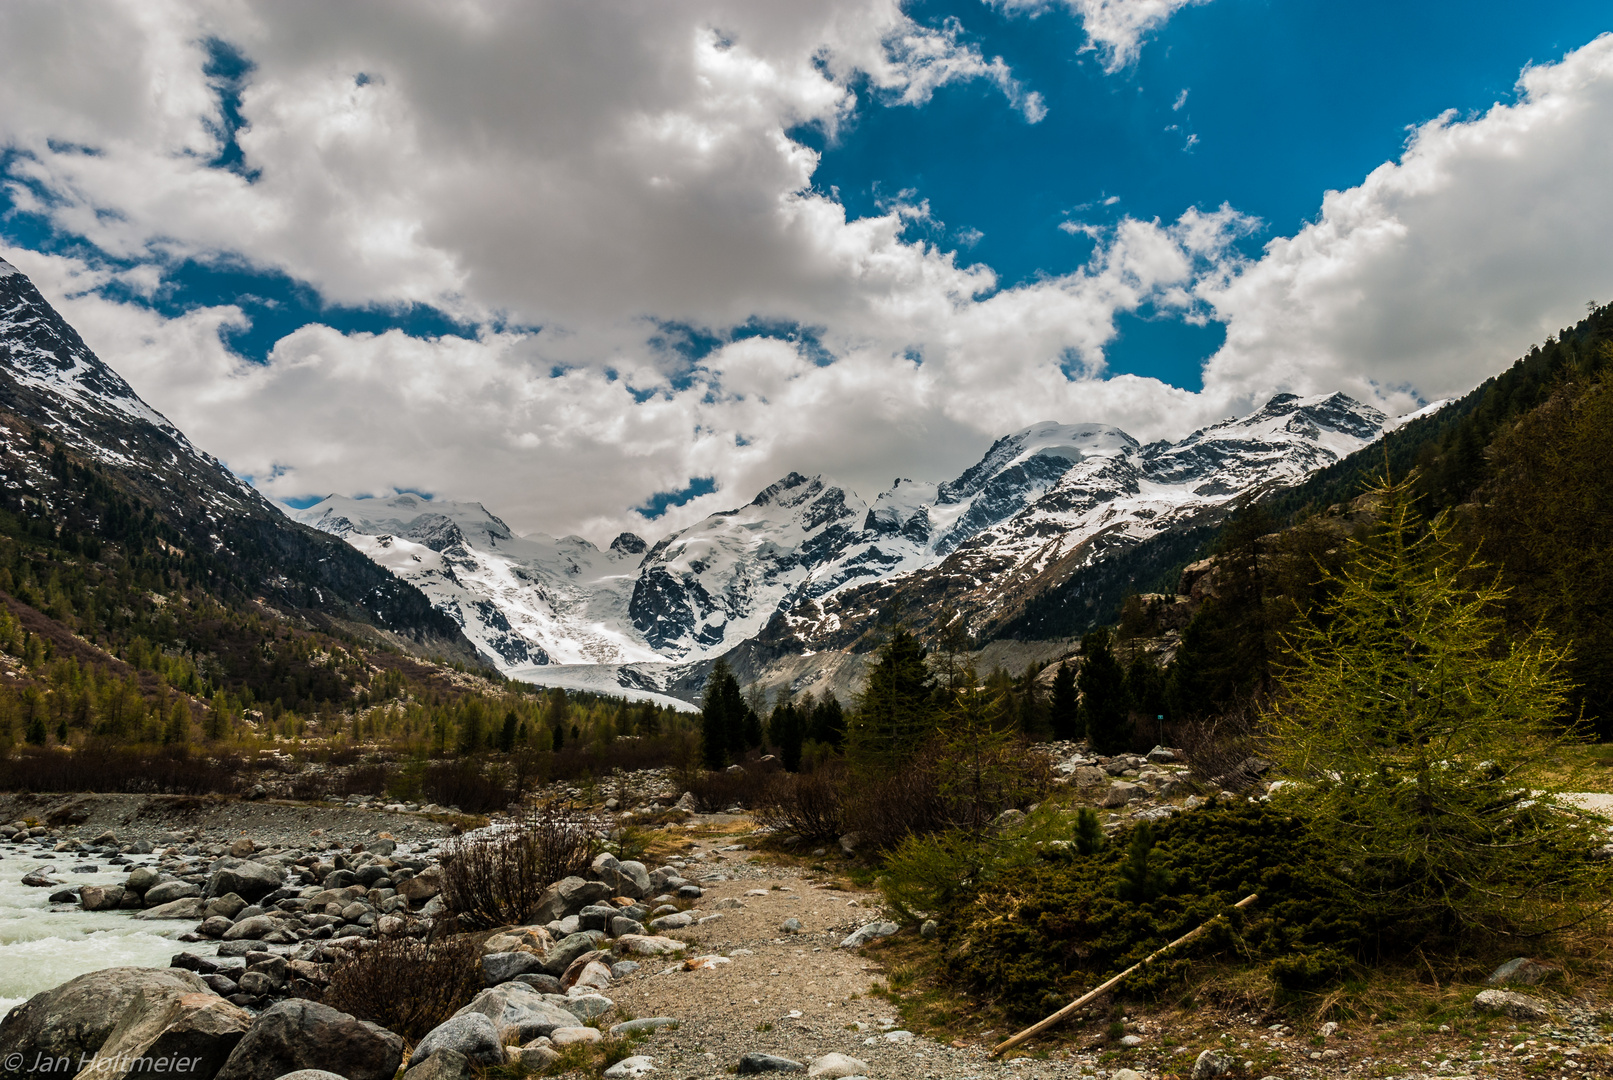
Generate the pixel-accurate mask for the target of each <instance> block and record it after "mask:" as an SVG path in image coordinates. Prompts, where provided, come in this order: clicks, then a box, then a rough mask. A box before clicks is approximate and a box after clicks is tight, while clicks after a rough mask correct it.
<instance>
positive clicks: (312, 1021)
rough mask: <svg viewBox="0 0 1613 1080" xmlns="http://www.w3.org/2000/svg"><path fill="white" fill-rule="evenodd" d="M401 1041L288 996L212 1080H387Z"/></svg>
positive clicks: (260, 1020) (261, 1018) (364, 1023)
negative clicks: (330, 1078)
mask: <svg viewBox="0 0 1613 1080" xmlns="http://www.w3.org/2000/svg"><path fill="white" fill-rule="evenodd" d="M402 1063H403V1039H402V1038H400V1037H399V1036H397V1035H394V1034H393V1033H392V1032H390V1031H387V1030H386V1029H385V1028H383V1027H380V1026H378V1025H376V1024H372V1023H370V1022H368V1021H365V1020H356V1019H354V1018H353V1017H351V1016H349V1015H348V1014H347V1013H344V1012H338V1011H337V1010H335V1009H332V1008H331V1007H330V1006H328V1005H320V1004H318V1003H316V1002H312V1001H305V1000H303V999H301V998H292V999H290V1000H288V1001H282V1002H280V1003H278V1004H276V1005H272V1006H270V1007H269V1008H268V1009H266V1010H265V1011H264V1012H263V1013H262V1015H260V1016H259V1017H258V1018H257V1020H256V1021H255V1022H254V1023H253V1024H252V1028H251V1030H249V1031H248V1032H247V1033H246V1036H245V1037H244V1038H243V1039H242V1040H241V1041H240V1042H239V1043H238V1044H236V1047H235V1050H234V1051H233V1052H232V1053H231V1054H230V1058H229V1060H228V1061H226V1062H225V1063H224V1068H223V1069H221V1070H219V1073H218V1076H217V1077H216V1078H215V1080H276V1078H277V1077H281V1076H284V1075H285V1074H286V1073H289V1072H296V1071H298V1070H300V1069H322V1070H328V1071H330V1072H333V1073H335V1074H336V1075H338V1076H341V1077H344V1078H345V1080H391V1078H392V1076H393V1075H394V1074H395V1073H396V1072H397V1071H398V1066H399V1065H400V1064H402Z"/></svg>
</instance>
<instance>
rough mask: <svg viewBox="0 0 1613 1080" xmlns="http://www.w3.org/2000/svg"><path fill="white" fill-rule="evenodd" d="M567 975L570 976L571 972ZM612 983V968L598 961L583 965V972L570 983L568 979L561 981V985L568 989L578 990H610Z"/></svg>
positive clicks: (577, 974)
mask: <svg viewBox="0 0 1613 1080" xmlns="http://www.w3.org/2000/svg"><path fill="white" fill-rule="evenodd" d="M567 974H568V975H570V972H568V973H567ZM610 981H611V976H610V968H609V967H607V966H606V965H604V964H602V963H600V962H599V961H598V960H590V961H588V963H587V964H585V965H583V968H582V970H581V971H579V972H577V973H576V976H575V977H574V978H572V979H571V981H570V982H567V981H566V979H561V980H560V985H562V986H565V987H566V988H567V989H576V990H608V989H609V988H610Z"/></svg>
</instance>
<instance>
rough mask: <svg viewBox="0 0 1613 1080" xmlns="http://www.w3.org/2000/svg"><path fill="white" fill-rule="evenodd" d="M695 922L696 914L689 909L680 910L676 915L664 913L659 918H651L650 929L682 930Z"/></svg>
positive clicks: (658, 930)
mask: <svg viewBox="0 0 1613 1080" xmlns="http://www.w3.org/2000/svg"><path fill="white" fill-rule="evenodd" d="M693 924H694V916H693V915H691V914H689V913H688V912H687V911H680V912H678V913H677V914H676V915H663V916H661V917H660V918H659V919H651V920H650V929H651V930H654V931H657V932H660V931H662V930H682V929H683V928H684V927H686V926H692V925H693Z"/></svg>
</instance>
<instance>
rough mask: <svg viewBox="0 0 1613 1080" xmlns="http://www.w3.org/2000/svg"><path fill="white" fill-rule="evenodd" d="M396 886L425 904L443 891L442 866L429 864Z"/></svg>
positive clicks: (413, 901) (402, 893)
mask: <svg viewBox="0 0 1613 1080" xmlns="http://www.w3.org/2000/svg"><path fill="white" fill-rule="evenodd" d="M396 887H397V890H398V895H399V896H402V897H404V898H405V899H407V900H408V901H409V903H410V904H413V905H419V904H424V903H425V902H426V901H427V900H430V899H431V898H432V897H433V896H436V895H437V894H438V893H440V892H442V867H440V866H428V867H426V868H425V869H424V870H422V871H420V872H419V873H418V874H416V875H415V876H414V877H412V878H409V879H408V880H407V881H400V882H398V883H397V886H396ZM545 921H547V920H545Z"/></svg>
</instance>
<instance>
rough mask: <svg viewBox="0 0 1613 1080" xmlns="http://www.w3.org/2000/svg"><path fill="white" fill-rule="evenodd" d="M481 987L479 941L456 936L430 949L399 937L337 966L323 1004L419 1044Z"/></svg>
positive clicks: (419, 943)
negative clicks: (371, 1022)
mask: <svg viewBox="0 0 1613 1080" xmlns="http://www.w3.org/2000/svg"><path fill="white" fill-rule="evenodd" d="M481 989H482V963H481V949H480V948H479V947H478V945H477V943H476V940H475V939H474V938H472V937H468V936H465V935H456V936H454V937H451V938H446V939H444V940H441V941H436V942H433V943H431V944H429V945H428V944H426V943H425V942H421V941H416V940H415V939H414V938H410V937H396V938H383V939H381V940H379V941H377V942H376V943H375V944H374V945H373V946H372V947H370V948H368V949H365V950H364V951H363V952H360V953H356V954H354V955H352V956H350V957H349V958H348V959H346V960H344V961H342V962H341V963H339V964H337V965H336V968H335V970H334V971H332V972H331V979H330V985H329V986H328V987H326V988H325V993H324V996H323V998H322V1001H323V1003H324V1004H326V1005H329V1006H330V1007H331V1008H333V1009H340V1010H341V1011H342V1012H345V1013H351V1014H352V1015H353V1016H356V1017H358V1018H359V1019H360V1020H373V1021H374V1022H375V1023H377V1024H380V1025H381V1026H382V1027H384V1028H386V1029H387V1030H389V1031H395V1032H397V1033H398V1034H399V1035H402V1036H403V1037H404V1038H405V1039H407V1040H409V1041H410V1042H411V1043H413V1042H417V1041H419V1040H420V1039H422V1038H424V1037H425V1035H426V1033H427V1032H429V1031H430V1030H431V1029H432V1028H434V1027H436V1026H437V1025H438V1024H440V1023H442V1022H443V1021H445V1020H447V1019H448V1018H449V1017H451V1016H453V1015H454V1013H455V1012H456V1011H458V1010H459V1009H461V1008H463V1007H464V1006H465V1005H467V1004H469V1003H470V1000H471V998H473V997H475V996H476V995H477V993H478V992H479V991H480V990H481Z"/></svg>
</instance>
